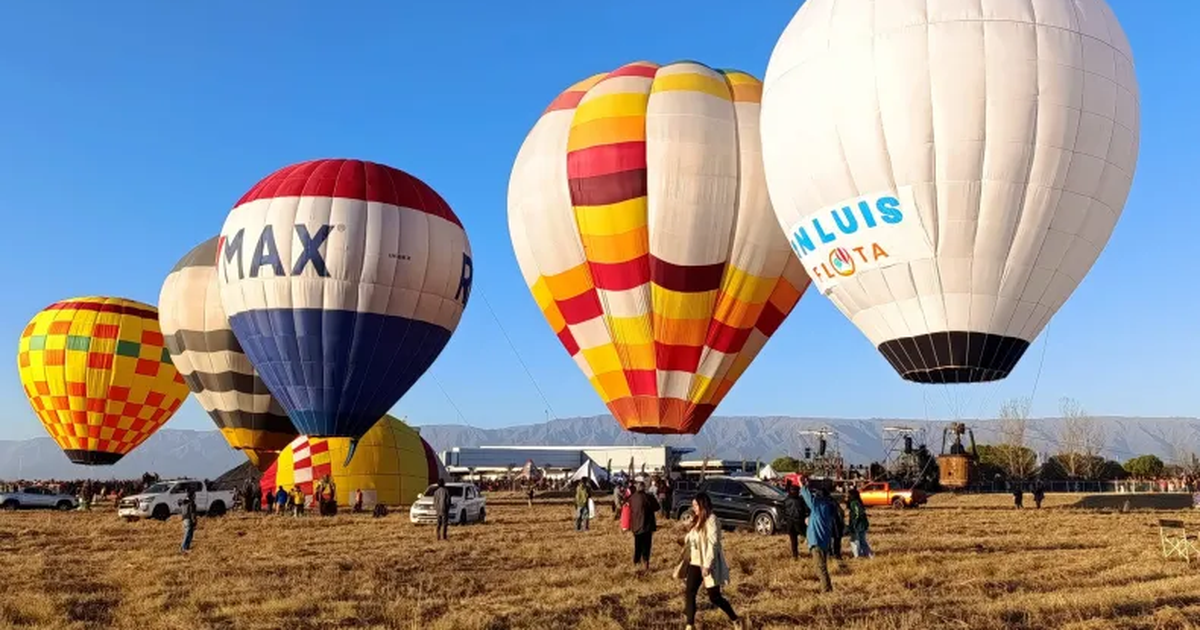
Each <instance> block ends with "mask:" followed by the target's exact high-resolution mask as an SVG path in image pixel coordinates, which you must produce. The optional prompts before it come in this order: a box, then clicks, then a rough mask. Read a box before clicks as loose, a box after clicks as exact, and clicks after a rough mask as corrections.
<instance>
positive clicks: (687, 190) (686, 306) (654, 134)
mask: <svg viewBox="0 0 1200 630" xmlns="http://www.w3.org/2000/svg"><path fill="white" fill-rule="evenodd" d="M760 89H761V85H760V84H759V82H758V80H757V79H755V78H754V77H752V76H750V75H748V74H745V73H742V72H736V71H718V70H713V69H711V68H708V67H707V66H704V65H701V64H698V63H691V62H681V63H674V64H669V65H666V66H661V67H660V66H658V65H655V64H651V63H645V62H639V63H634V64H630V65H627V66H624V67H622V68H618V69H617V70H615V71H613V72H611V73H607V74H600V75H596V76H594V77H592V78H590V79H587V80H586V81H583V82H581V83H579V84H577V85H575V86H573V87H571V88H570V89H568V90H567V91H566V92H564V93H563V94H562V95H560V96H559V97H558V98H557V99H555V101H554V102H553V103H551V105H550V107H549V108H548V109H547V110H546V112H545V113H544V114H543V115H542V117H541V119H540V120H538V122H537V124H536V125H535V126H534V128H533V130H532V131H531V132H530V133H529V136H528V137H527V138H526V139H525V143H524V144H523V145H522V146H521V150H520V153H519V154H518V155H517V159H516V163H515V164H514V166H513V172H512V177H511V179H510V182H509V195H508V217H509V232H510V235H511V237H512V243H513V249H514V250H515V252H516V256H517V262H518V263H519V265H520V267H521V272H522V275H523V276H524V278H525V282H526V284H528V286H529V287H530V291H531V292H532V293H533V297H534V299H535V300H536V301H537V304H538V306H539V307H540V309H541V310H542V313H543V315H544V316H545V317H546V319H547V321H548V322H549V323H550V326H551V328H552V329H553V330H554V332H555V334H556V335H557V336H558V338H559V340H560V341H561V342H562V344H563V346H564V347H565V348H566V349H567V352H569V353H570V354H571V356H572V357H573V358H574V359H575V362H576V364H577V365H578V366H579V368H580V369H581V370H582V371H583V373H584V374H585V375H586V376H587V378H588V379H589V380H590V381H591V383H592V386H593V387H594V388H595V389H596V391H597V392H598V393H599V394H600V397H601V398H602V399H603V400H604V402H605V404H607V405H608V408H609V409H610V410H611V411H612V413H613V415H614V416H615V417H616V419H617V421H618V422H620V423H621V426H623V427H624V428H626V429H628V430H631V431H636V432H642V433H695V432H697V431H699V430H700V428H701V426H703V424H704V422H705V421H706V420H707V419H708V417H709V416H710V415H711V414H712V412H713V410H714V409H715V408H716V406H717V404H718V403H720V401H721V400H722V399H723V398H724V397H725V395H726V394H727V393H728V392H729V390H730V388H731V387H732V386H733V384H734V382H736V381H737V379H738V377H740V376H741V375H742V373H743V372H744V371H745V370H746V368H747V366H749V364H750V362H751V361H752V360H753V359H754V357H755V356H756V355H757V354H758V352H759V351H760V350H761V349H762V347H763V345H764V344H765V343H766V342H767V339H768V338H769V337H770V336H771V335H772V334H773V333H774V332H775V330H776V329H777V328H778V327H779V325H780V323H781V322H782V321H783V319H784V318H785V317H787V315H788V313H790V312H791V310H792V308H793V307H794V306H795V304H796V302H797V301H798V300H799V299H800V296H801V294H802V293H803V292H804V290H805V289H806V288H807V286H808V278H807V277H806V276H805V274H804V272H803V270H802V268H801V267H800V265H799V261H798V260H797V259H796V258H795V256H794V255H793V254H792V253H791V251H790V249H789V247H788V244H787V241H786V240H785V239H784V238H783V236H782V235H781V234H780V233H779V230H778V228H777V226H776V224H775V220H774V216H773V214H772V212H771V208H770V204H769V202H768V199H767V193H766V187H765V184H764V182H763V174H762V163H761V156H760V151H759V137H758V113H759V104H758V101H759V93H760Z"/></svg>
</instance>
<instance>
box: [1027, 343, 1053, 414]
mask: <svg viewBox="0 0 1200 630" xmlns="http://www.w3.org/2000/svg"><path fill="white" fill-rule="evenodd" d="M1049 345H1050V324H1046V339H1045V340H1044V341H1042V358H1041V360H1040V361H1038V370H1037V375H1036V376H1034V377H1033V391H1031V392H1030V393H1029V408H1030V409H1032V408H1033V398H1034V396H1037V390H1038V383H1040V382H1041V381H1042V366H1044V365H1045V364H1046V347H1047V346H1049Z"/></svg>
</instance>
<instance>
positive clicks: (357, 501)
mask: <svg viewBox="0 0 1200 630" xmlns="http://www.w3.org/2000/svg"><path fill="white" fill-rule="evenodd" d="M362 511H363V495H362V488H357V489H355V490H354V513H355V514H358V513H359V512H362Z"/></svg>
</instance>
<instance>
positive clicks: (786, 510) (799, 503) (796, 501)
mask: <svg viewBox="0 0 1200 630" xmlns="http://www.w3.org/2000/svg"><path fill="white" fill-rule="evenodd" d="M807 517H808V508H806V507H805V506H804V499H801V498H800V489H799V488H797V487H796V485H795V484H793V483H792V482H791V481H788V482H787V496H786V497H784V499H783V518H784V520H785V521H786V522H787V535H788V542H789V543H790V544H791V547H792V560H796V559H798V558H799V557H800V537H801V536H803V535H804V520H805V519H806V518H807Z"/></svg>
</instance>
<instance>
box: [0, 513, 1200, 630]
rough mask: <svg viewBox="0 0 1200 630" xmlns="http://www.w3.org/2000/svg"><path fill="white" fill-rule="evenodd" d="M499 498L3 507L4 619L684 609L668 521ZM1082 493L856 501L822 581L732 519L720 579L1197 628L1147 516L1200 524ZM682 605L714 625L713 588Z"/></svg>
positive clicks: (83, 622)
mask: <svg viewBox="0 0 1200 630" xmlns="http://www.w3.org/2000/svg"><path fill="white" fill-rule="evenodd" d="M504 499H505V497H502V496H493V497H490V502H489V508H490V509H489V511H488V522H487V523H486V524H481V525H470V526H466V527H456V528H453V529H452V530H451V532H450V541H449V542H438V541H436V540H434V529H433V527H430V526H422V527H418V526H414V525H412V524H410V523H409V522H408V518H407V512H406V511H405V512H400V513H395V512H393V514H392V515H390V516H388V517H387V518H384V519H378V520H376V519H372V518H370V517H369V516H351V515H344V514H343V515H339V516H337V517H334V518H320V517H308V518H304V519H293V518H290V517H287V518H283V517H268V516H262V515H246V514H235V515H229V516H226V517H224V518H217V519H202V520H201V524H200V528H199V530H198V531H197V533H196V540H195V549H194V550H193V552H192V553H191V554H190V555H187V556H184V555H181V554H180V553H179V551H178V546H179V542H180V539H181V526H180V522H179V520H178V519H177V518H174V519H172V520H171V521H169V522H166V523H158V522H138V523H124V522H121V521H120V520H118V519H117V517H116V515H115V513H114V512H112V511H111V510H103V511H93V512H91V513H44V512H43V513H33V512H30V513H24V512H18V513H2V514H0V628H120V629H131V630H132V629H135V628H136V629H152V628H183V629H192V628H219V629H233V628H250V629H276V628H286V629H293V628H297V629H304V628H412V629H417V628H428V629H434V630H442V629H444V630H451V629H453V630H475V629H479V630H485V629H486V630H501V629H507V628H538V629H542V630H549V629H557V628H564V629H565V628H581V629H584V630H589V629H594V630H600V629H605V630H607V629H618V628H630V629H632V628H648V629H652V628H682V627H683V616H682V597H681V595H680V584H679V583H678V582H676V581H674V580H672V579H671V577H670V575H669V574H670V570H671V565H672V563H673V561H674V560H675V559H676V558H677V557H678V549H679V547H678V545H679V544H680V541H681V537H682V531H681V530H679V529H678V524H677V523H675V522H670V523H667V524H665V525H662V529H661V530H660V531H659V533H658V534H657V535H656V536H655V540H654V545H655V548H654V549H655V550H654V566H653V570H652V571H651V572H650V573H649V574H646V575H641V574H638V573H637V572H635V570H634V568H633V567H632V538H631V537H630V536H629V535H627V534H623V533H621V532H620V530H619V529H618V528H617V527H616V525H615V523H614V522H613V521H612V520H611V519H610V517H609V516H608V514H607V513H605V514H603V515H602V517H601V518H598V519H596V521H593V527H592V529H591V531H588V532H584V533H576V532H575V531H574V530H573V524H572V514H571V509H570V507H569V506H567V505H564V504H553V505H549V504H541V505H535V506H534V507H532V508H529V507H526V506H525V505H524V504H523V503H520V502H518V501H515V500H513V499H512V498H511V497H510V498H508V500H504ZM1077 500H1078V499H1077V497H1066V496H1051V497H1049V500H1048V502H1047V507H1046V508H1043V509H1042V510H1040V511H1035V510H1032V509H1028V508H1027V509H1025V510H1023V511H1021V512H1017V511H1015V510H1013V509H1012V508H1011V497H1007V496H992V497H952V496H944V497H943V496H939V497H934V499H933V500H932V502H931V504H930V505H928V506H926V507H924V508H921V509H918V510H906V511H892V510H890V509H881V510H872V511H871V512H870V517H871V532H870V539H871V542H872V545H873V546H874V548H875V550H876V552H877V553H878V557H876V558H875V559H873V560H849V561H847V562H845V563H844V565H842V566H840V567H837V568H836V569H835V570H834V573H833V580H834V589H835V591H834V592H833V593H832V594H828V595H822V594H818V592H817V589H816V582H815V578H814V572H813V570H812V568H811V566H810V564H809V562H808V561H807V558H803V557H802V558H801V560H800V561H799V562H793V561H792V560H791V559H790V557H789V553H788V551H787V537H786V536H772V537H759V536H756V535H754V534H750V533H733V534H728V535H727V536H726V538H725V544H726V550H727V555H728V557H729V561H730V564H731V566H732V573H733V583H732V584H731V585H730V586H729V587H728V588H727V589H726V593H727V596H728V597H729V599H730V601H731V602H732V603H733V605H734V607H735V608H736V609H737V610H738V611H739V613H741V614H743V615H745V616H747V617H748V618H749V619H750V621H751V623H752V627H754V628H811V629H822V628H830V629H832V628H839V629H842V630H855V629H864V630H865V629H868V628H869V629H872V630H887V629H895V630H901V629H905V630H907V629H913V630H915V629H918V628H920V629H922V630H924V629H927V628H972V629H978V630H987V629H1000V628H1005V629H1014V628H1016V629H1022V628H1028V629H1034V628H1037V629H1041V628H1075V629H1080V630H1083V629H1088V630H1094V629H1101V628H1146V629H1151V628H1153V629H1176V628H1200V567H1198V566H1197V564H1196V563H1193V564H1192V566H1191V567H1189V566H1187V565H1185V564H1184V563H1182V562H1179V561H1174V562H1166V561H1163V560H1162V559H1161V554H1160V548H1159V533H1158V519H1159V518H1163V517H1167V518H1184V519H1186V520H1188V521H1189V522H1190V523H1192V524H1194V526H1197V528H1198V529H1200V514H1193V513H1190V512H1151V511H1134V512H1131V513H1127V514H1122V513H1119V512H1116V511H1096V510H1085V509H1078V508H1072V507H1068V505H1069V504H1070V503H1072V502H1075V501H1077ZM1026 501H1027V506H1029V505H1030V504H1031V503H1032V501H1031V500H1030V499H1029V498H1028V497H1027V498H1026ZM701 599H702V600H703V597H702V598H701ZM698 622H699V625H700V627H701V628H727V627H730V625H729V623H728V622H727V621H726V620H725V619H724V617H723V616H722V615H721V614H720V613H719V612H718V611H715V610H712V609H711V608H709V607H708V604H707V602H703V603H702V604H701V614H700V617H699V618H698Z"/></svg>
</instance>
